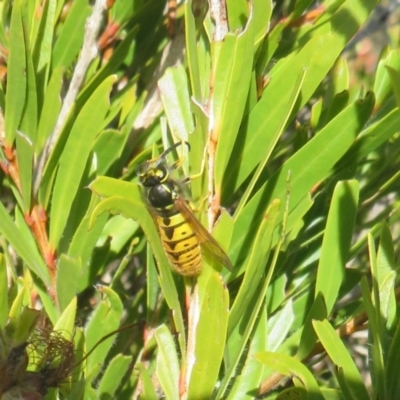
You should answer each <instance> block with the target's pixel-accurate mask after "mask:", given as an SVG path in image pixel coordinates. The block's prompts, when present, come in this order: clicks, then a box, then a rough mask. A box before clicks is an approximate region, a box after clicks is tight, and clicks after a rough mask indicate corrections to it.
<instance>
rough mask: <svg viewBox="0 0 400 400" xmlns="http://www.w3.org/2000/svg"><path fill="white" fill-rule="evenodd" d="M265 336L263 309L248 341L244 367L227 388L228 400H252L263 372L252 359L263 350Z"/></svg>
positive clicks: (264, 314) (261, 366)
mask: <svg viewBox="0 0 400 400" xmlns="http://www.w3.org/2000/svg"><path fill="white" fill-rule="evenodd" d="M267 335H268V332H267V316H266V311H265V309H264V310H262V312H261V313H260V318H259V319H258V320H257V323H256V326H255V329H254V332H253V334H252V337H251V339H250V343H249V348H248V352H247V357H246V360H245V362H244V365H243V367H242V368H241V370H240V374H239V375H237V376H235V379H234V380H233V386H232V387H231V388H229V393H228V395H227V399H228V400H236V399H241V400H252V399H254V390H255V388H258V387H259V385H260V383H261V379H262V377H263V371H264V366H263V365H262V364H260V363H259V362H258V361H257V360H255V359H254V354H255V353H258V352H260V351H263V350H264V349H265V338H266V337H267ZM237 372H239V371H237Z"/></svg>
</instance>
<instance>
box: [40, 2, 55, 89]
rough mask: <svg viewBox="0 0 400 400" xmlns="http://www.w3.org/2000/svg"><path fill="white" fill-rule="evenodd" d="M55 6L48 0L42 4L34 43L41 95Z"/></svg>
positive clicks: (49, 52)
mask: <svg viewBox="0 0 400 400" xmlns="http://www.w3.org/2000/svg"><path fill="white" fill-rule="evenodd" d="M56 6H57V0H49V1H46V3H45V4H44V7H43V10H42V12H43V14H42V18H41V19H40V25H39V31H38V34H37V37H36V42H35V49H34V63H35V66H36V71H38V72H39V77H40V79H39V81H41V82H42V84H41V83H38V87H39V91H40V92H41V93H43V90H42V88H44V87H45V84H44V83H45V82H47V80H48V74H49V70H50V66H51V54H52V51H53V36H54V21H55V12H56Z"/></svg>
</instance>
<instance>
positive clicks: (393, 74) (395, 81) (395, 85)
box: [386, 67, 400, 107]
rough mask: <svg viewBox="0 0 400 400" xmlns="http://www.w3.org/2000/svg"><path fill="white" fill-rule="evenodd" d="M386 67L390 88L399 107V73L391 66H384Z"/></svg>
mask: <svg viewBox="0 0 400 400" xmlns="http://www.w3.org/2000/svg"><path fill="white" fill-rule="evenodd" d="M386 69H387V70H388V72H389V76H390V81H391V84H392V89H393V92H394V95H395V97H396V103H397V106H398V107H399V106H400V85H399V79H400V73H399V71H398V70H396V69H394V68H392V67H386Z"/></svg>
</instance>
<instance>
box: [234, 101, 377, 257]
mask: <svg viewBox="0 0 400 400" xmlns="http://www.w3.org/2000/svg"><path fill="white" fill-rule="evenodd" d="M373 100H374V99H373V96H367V97H366V99H365V100H359V101H356V102H355V103H353V104H351V105H350V106H348V107H346V109H345V110H343V111H342V112H341V113H340V114H339V115H338V116H337V117H336V118H335V119H333V120H332V121H330V122H329V124H328V125H326V126H325V127H324V128H323V129H322V130H321V131H320V132H319V133H318V135H316V136H314V137H313V139H311V140H310V141H309V142H308V143H307V144H306V145H304V146H303V147H302V148H301V149H300V150H299V151H297V152H296V153H295V154H294V155H293V156H292V157H291V158H290V159H289V160H287V161H286V162H285V163H284V164H283V166H282V167H281V168H280V169H278V170H277V171H276V172H275V173H274V174H273V175H272V176H271V178H270V179H269V180H268V181H267V183H265V184H264V185H263V186H262V187H261V188H260V190H258V192H257V193H256V194H255V195H254V196H253V197H252V198H251V200H250V201H249V202H248V203H247V205H246V206H245V207H244V208H243V210H242V212H241V213H240V215H236V216H235V219H236V223H235V228H234V231H233V236H232V244H231V247H230V256H231V260H232V261H233V263H234V264H236V263H239V262H240V261H241V258H243V255H242V254H241V252H243V254H245V251H243V249H245V248H246V247H247V246H246V243H247V242H249V241H251V240H252V236H253V235H251V232H254V231H255V227H256V226H257V225H258V224H259V223H260V221H261V218H262V215H261V214H259V213H258V212H257V209H259V208H260V207H262V205H263V204H268V202H269V201H271V199H273V198H278V199H283V198H285V194H286V190H287V184H288V183H287V176H288V173H289V172H290V203H289V222H290V214H291V213H292V212H293V210H294V209H295V208H296V206H297V205H298V203H299V202H300V201H301V200H302V199H303V198H304V197H306V196H307V193H308V191H310V190H311V188H312V187H313V186H314V185H315V184H316V183H318V182H319V181H320V180H322V179H324V178H326V177H327V176H328V175H329V174H330V173H331V171H332V168H333V167H334V165H335V164H336V162H337V161H338V160H339V159H340V157H342V156H343V155H344V153H345V152H346V151H347V150H348V149H349V147H350V146H351V144H352V143H353V142H354V139H355V137H356V135H357V133H358V132H359V131H360V129H361V128H362V126H363V125H364V123H365V122H366V121H367V119H368V117H369V115H370V113H371V111H372V108H373V104H374V101H373ZM281 218H282V217H279V219H281ZM296 223H297V219H296ZM287 229H288V230H290V229H291V226H290V223H289V224H288V227H287ZM243 232H249V233H250V234H248V235H243Z"/></svg>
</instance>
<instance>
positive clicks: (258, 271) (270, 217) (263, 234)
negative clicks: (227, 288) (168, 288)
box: [228, 200, 280, 336]
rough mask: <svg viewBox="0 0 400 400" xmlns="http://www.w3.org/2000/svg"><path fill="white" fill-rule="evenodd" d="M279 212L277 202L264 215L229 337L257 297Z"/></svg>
mask: <svg viewBox="0 0 400 400" xmlns="http://www.w3.org/2000/svg"><path fill="white" fill-rule="evenodd" d="M279 210H280V201H278V200H275V201H273V202H272V203H271V205H270V206H269V207H268V209H267V210H266V211H265V213H264V215H265V217H264V219H263V222H262V224H261V226H260V229H259V231H258V233H257V236H256V238H255V240H254V242H253V246H252V248H251V251H250V254H249V256H248V259H247V260H246V263H245V266H244V271H245V273H244V278H243V281H242V284H241V285H240V289H239V292H238V294H237V295H236V297H235V300H234V302H233V305H232V308H231V312H230V315H229V325H228V336H229V335H230V333H231V332H232V330H233V329H234V327H236V326H237V325H238V323H239V321H240V320H241V319H242V318H243V317H244V316H246V315H247V311H248V306H249V304H250V303H251V302H252V301H253V297H254V295H255V291H254V287H257V286H258V284H259V282H260V279H262V276H263V274H264V270H265V262H266V260H267V259H268V254H269V249H270V246H271V240H272V233H273V230H274V229H275V223H276V218H277V216H278V213H279ZM260 249H263V251H260ZM234 272H236V271H234Z"/></svg>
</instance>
